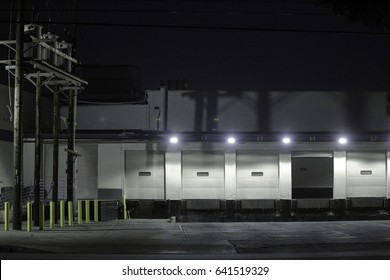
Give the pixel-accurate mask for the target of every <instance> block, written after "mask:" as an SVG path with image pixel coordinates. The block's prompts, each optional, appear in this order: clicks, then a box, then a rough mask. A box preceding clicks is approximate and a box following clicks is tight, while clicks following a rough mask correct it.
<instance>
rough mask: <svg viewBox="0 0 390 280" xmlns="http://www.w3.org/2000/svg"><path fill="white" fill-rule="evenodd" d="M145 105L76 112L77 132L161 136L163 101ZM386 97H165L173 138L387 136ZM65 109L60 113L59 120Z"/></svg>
mask: <svg viewBox="0 0 390 280" xmlns="http://www.w3.org/2000/svg"><path fill="white" fill-rule="evenodd" d="M147 95H148V105H117V106H112V105H111V106H93V105H88V106H79V107H78V111H77V118H78V129H146V130H164V127H165V107H166V106H165V95H164V93H163V91H162V90H161V91H160V90H155V91H147ZM386 98H387V93H386V92H352V93H351V92H333V91H332V92H320V91H302V92H299V91H295V92H279V91H270V92H256V91H242V92H228V91H210V92H206V91H169V92H168V101H167V108H168V113H167V116H168V124H167V129H168V130H170V131H176V132H183V131H187V132H191V131H197V132H199V131H201V132H216V131H219V132H221V131H223V132H262V133H282V132H344V131H347V132H387V131H388V127H389V124H390V121H389V117H388V115H387V113H386V106H387V105H386V104H387V99H386ZM65 113H66V108H63V114H65Z"/></svg>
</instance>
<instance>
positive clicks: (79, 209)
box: [77, 200, 83, 225]
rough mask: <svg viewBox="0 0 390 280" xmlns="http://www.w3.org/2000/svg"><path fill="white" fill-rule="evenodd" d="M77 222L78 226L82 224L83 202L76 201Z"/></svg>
mask: <svg viewBox="0 0 390 280" xmlns="http://www.w3.org/2000/svg"><path fill="white" fill-rule="evenodd" d="M77 222H78V224H79V225H81V224H82V223H83V201H82V200H78V201H77Z"/></svg>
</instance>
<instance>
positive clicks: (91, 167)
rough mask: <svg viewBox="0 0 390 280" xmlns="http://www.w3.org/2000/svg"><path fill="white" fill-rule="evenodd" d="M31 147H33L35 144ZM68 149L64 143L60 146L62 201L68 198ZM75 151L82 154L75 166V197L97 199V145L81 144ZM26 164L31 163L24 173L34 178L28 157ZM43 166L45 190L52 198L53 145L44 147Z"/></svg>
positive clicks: (32, 165) (59, 169) (60, 194)
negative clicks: (66, 149)
mask: <svg viewBox="0 0 390 280" xmlns="http://www.w3.org/2000/svg"><path fill="white" fill-rule="evenodd" d="M29 145H33V143H32V144H29ZM66 147H67V145H66V144H64V143H61V144H60V146H59V166H58V181H59V198H60V199H62V198H64V197H66V185H67V184H66V179H67V177H66V176H67V175H66V168H67V165H66V161H67V152H66V151H65V148H66ZM75 151H77V152H78V153H79V154H81V157H78V158H77V159H76V161H75V165H74V167H75V173H74V184H75V189H74V192H75V197H76V198H77V199H95V198H97V166H98V162H97V144H79V145H76V146H75ZM32 155H34V151H32ZM25 162H30V163H28V164H25V171H24V173H25V174H26V172H27V174H30V176H34V175H33V171H34V164H33V163H32V164H31V160H30V159H29V158H26V157H25ZM43 166H44V170H43V173H44V176H43V178H44V180H45V188H46V190H47V191H48V197H49V198H51V196H52V193H53V192H52V191H50V190H51V186H52V182H53V145H51V144H45V145H44V163H43ZM31 170H32V171H31ZM32 178H33V177H32ZM32 182H33V181H32ZM64 192H65V194H64Z"/></svg>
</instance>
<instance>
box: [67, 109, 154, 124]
mask: <svg viewBox="0 0 390 280" xmlns="http://www.w3.org/2000/svg"><path fill="white" fill-rule="evenodd" d="M61 116H63V117H65V118H67V117H68V107H67V106H63V107H61ZM76 116H77V125H76V128H77V129H81V130H94V129H145V130H148V129H149V107H148V106H147V105H131V104H123V105H119V104H118V105H78V106H77V112H76ZM61 126H62V128H65V124H64V122H61Z"/></svg>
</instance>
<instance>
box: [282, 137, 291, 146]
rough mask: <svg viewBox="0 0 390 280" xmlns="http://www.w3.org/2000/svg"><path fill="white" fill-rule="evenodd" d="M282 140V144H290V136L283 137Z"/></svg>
mask: <svg viewBox="0 0 390 280" xmlns="http://www.w3.org/2000/svg"><path fill="white" fill-rule="evenodd" d="M282 142H283V144H290V143H291V138H290V137H283V139H282Z"/></svg>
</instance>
